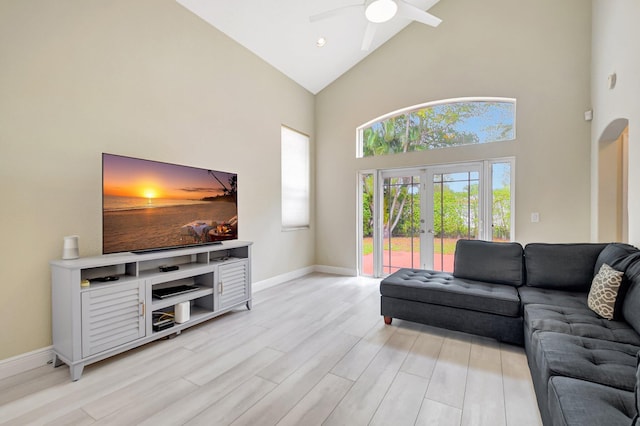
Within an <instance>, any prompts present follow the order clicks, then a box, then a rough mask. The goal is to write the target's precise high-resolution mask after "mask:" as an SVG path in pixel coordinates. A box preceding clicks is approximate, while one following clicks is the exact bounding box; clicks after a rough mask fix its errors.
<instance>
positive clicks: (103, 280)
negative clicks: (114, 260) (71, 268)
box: [89, 275, 120, 283]
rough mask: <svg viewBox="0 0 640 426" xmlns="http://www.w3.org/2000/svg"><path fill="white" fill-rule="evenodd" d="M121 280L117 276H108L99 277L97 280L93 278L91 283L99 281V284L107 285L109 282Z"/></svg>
mask: <svg viewBox="0 0 640 426" xmlns="http://www.w3.org/2000/svg"><path fill="white" fill-rule="evenodd" d="M119 279H120V277H119V276H117V275H107V276H104V277H97V278H91V279H90V280H89V281H90V282H93V281H97V282H99V283H106V282H109V281H118V280H119Z"/></svg>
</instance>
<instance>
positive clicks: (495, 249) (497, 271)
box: [453, 240, 524, 287]
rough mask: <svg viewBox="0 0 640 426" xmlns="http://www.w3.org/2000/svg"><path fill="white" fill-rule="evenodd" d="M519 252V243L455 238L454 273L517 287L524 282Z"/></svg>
mask: <svg viewBox="0 0 640 426" xmlns="http://www.w3.org/2000/svg"><path fill="white" fill-rule="evenodd" d="M522 253H523V250H522V246H521V245H520V244H519V243H495V242H491V241H480V240H458V242H457V243H456V254H455V259H454V264H453V276H454V277H456V278H462V279H468V280H474V281H484V282H488V283H494V284H507V285H511V286H514V287H518V286H521V285H522V284H524V271H523V268H524V263H523V257H522Z"/></svg>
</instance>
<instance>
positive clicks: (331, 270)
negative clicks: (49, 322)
mask: <svg viewBox="0 0 640 426" xmlns="http://www.w3.org/2000/svg"><path fill="white" fill-rule="evenodd" d="M312 272H322V273H325V274H333V275H345V276H348V277H355V276H356V275H357V274H356V270H355V269H349V268H339V267H336V266H325V265H313V266H307V267H306V268H301V269H296V270H295V271H291V272H287V273H285V274H281V275H277V276H275V277H271V278H268V279H266V280H262V281H258V282H255V283H253V284H252V289H253V291H254V292H257V291H261V290H265V289H267V288H270V287H273V286H276V285H278V284H282V283H285V282H287V281H291V280H294V279H296V278H300V277H303V276H305V275H308V274H310V273H312ZM52 358H53V346H48V347H46V348H42V349H36V350H35V351H31V352H27V353H24V354H20V355H16V356H14V357H12V358H7V359H3V360H0V380H2V379H5V378H7V377H11V376H14V375H16V374H19V373H23V372H25V371H28V370H31V369H34V368H37V367H41V366H43V365H46V364H47V363H48V362H49V361H51V359H52Z"/></svg>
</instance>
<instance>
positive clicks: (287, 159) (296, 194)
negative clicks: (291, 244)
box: [281, 126, 310, 230]
mask: <svg viewBox="0 0 640 426" xmlns="http://www.w3.org/2000/svg"><path fill="white" fill-rule="evenodd" d="M281 144H282V147H281V148H282V153H281V156H282V157H281V158H282V163H281V167H282V228H283V229H285V230H291V229H299V228H308V227H309V198H310V197H309V191H310V178H309V136H307V135H303V134H302V133H300V132H296V131H295V130H292V129H290V128H288V127H284V126H282V132H281Z"/></svg>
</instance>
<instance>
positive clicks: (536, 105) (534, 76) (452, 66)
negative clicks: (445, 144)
mask: <svg viewBox="0 0 640 426" xmlns="http://www.w3.org/2000/svg"><path fill="white" fill-rule="evenodd" d="M462 11H464V16H465V17H469V18H471V19H454V18H459V17H460V13H461V12H462ZM432 12H433V13H434V14H436V15H438V16H439V17H441V18H442V19H443V21H444V22H443V23H442V24H441V25H440V26H439V27H438V28H437V30H434V29H432V28H429V27H426V26H424V25H420V24H412V25H410V26H409V27H407V29H405V30H404V31H403V32H402V33H400V34H399V35H398V36H396V37H394V38H393V39H391V40H390V41H389V42H387V43H386V44H385V45H384V46H382V47H381V48H380V49H378V50H377V51H376V52H374V53H372V54H371V55H370V56H369V57H368V58H367V59H365V60H364V61H363V62H361V63H360V64H359V65H357V66H355V67H354V68H353V69H351V70H350V71H349V72H348V73H347V74H345V75H344V76H342V77H341V78H340V79H339V80H337V81H336V82H335V83H333V84H332V85H331V86H329V87H328V88H326V89H325V90H323V91H322V92H320V93H319V94H318V95H317V96H316V136H317V162H318V164H319V165H320V167H319V168H318V172H317V200H316V201H317V209H316V214H317V218H318V221H317V223H318V232H317V238H316V245H317V254H316V256H317V263H319V264H328V265H334V266H340V267H345V268H351V269H355V267H356V227H355V222H356V173H357V171H358V170H364V169H374V168H385V167H406V166H418V165H425V164H437V163H448V162H458V161H469V160H475V159H481V158H492V157H501V156H511V155H513V156H515V157H516V238H517V240H519V241H521V242H530V241H549V242H570V241H571V242H575V241H588V240H589V238H590V212H589V206H590V204H589V202H590V148H589V139H590V124H589V123H588V122H585V121H584V116H583V113H584V111H585V110H587V109H588V108H589V106H590V96H589V84H590V48H591V41H590V28H591V5H590V4H589V2H585V1H584V0H569V1H562V2H557V1H553V0H543V1H535V2H529V1H527V2H524V1H512V0H487V1H482V2H478V1H475V0H456V1H442V2H440V3H438V4H437V5H436V6H435V7H434V8H433V9H432ZM464 96H500V97H514V98H516V99H517V140H516V141H514V142H507V143H496V144H489V145H484V146H470V147H460V148H453V149H448V150H438V151H430V152H423V153H412V154H399V155H395V156H388V157H384V158H365V159H356V158H355V129H356V127H358V126H359V125H361V124H363V123H365V122H367V121H369V120H371V119H373V118H375V117H378V116H380V115H382V114H385V113H388V112H390V111H394V110H396V109H399V108H403V107H407V106H410V105H415V104H419V103H424V102H428V101H433V100H438V99H448V98H455V97H464ZM532 212H539V213H540V222H539V223H530V214H531V213H532Z"/></svg>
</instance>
